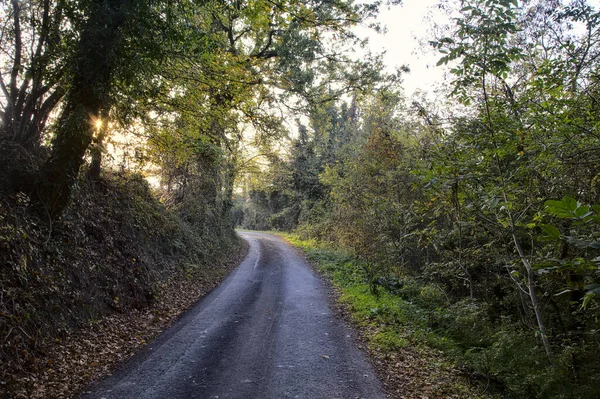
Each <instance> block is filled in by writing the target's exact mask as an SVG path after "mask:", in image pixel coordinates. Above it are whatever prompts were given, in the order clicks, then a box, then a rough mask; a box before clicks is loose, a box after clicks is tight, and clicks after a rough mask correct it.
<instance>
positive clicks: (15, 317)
mask: <svg viewBox="0 0 600 399" xmlns="http://www.w3.org/2000/svg"><path fill="white" fill-rule="evenodd" d="M29 202H30V201H29V198H28V197H27V196H26V195H24V194H19V195H17V196H16V197H8V196H2V195H0V336H1V338H2V339H1V340H0V398H19V397H23V398H35V397H40V398H41V397H56V398H59V397H71V396H72V395H74V394H76V393H77V392H78V390H80V389H81V388H82V387H84V386H85V384H86V383H87V382H89V381H90V380H92V379H94V378H97V377H98V376H99V375H102V374H105V373H107V372H109V371H110V370H111V369H112V368H113V367H114V366H115V364H117V363H118V362H120V361H122V360H123V359H126V358H127V357H129V356H130V354H131V353H132V352H133V351H135V350H136V349H138V348H140V347H141V346H143V345H144V344H145V343H146V342H147V341H149V340H151V339H152V338H153V337H154V336H156V334H158V333H159V332H160V331H162V330H163V329H164V328H165V327H166V326H167V325H168V324H169V323H170V322H172V320H173V319H174V318H176V317H177V316H178V315H179V314H181V313H182V312H183V311H184V310H185V309H186V308H187V307H189V306H190V305H191V304H192V303H193V302H194V301H195V300H197V299H198V298H199V297H201V296H202V295H204V294H205V293H206V292H208V291H209V290H210V289H211V288H212V287H214V286H215V285H216V284H218V282H219V281H220V280H221V279H222V278H223V277H224V276H226V275H227V274H228V272H229V271H230V270H231V268H232V267H233V266H234V265H235V264H236V261H237V259H236V257H237V256H239V254H240V252H243V244H242V243H241V242H240V240H239V238H238V237H237V236H236V235H235V233H234V231H233V229H232V228H231V227H230V226H229V225H228V224H227V223H226V222H225V221H224V220H222V219H219V218H218V217H217V216H218V215H217V213H216V212H214V211H213V212H211V210H203V209H195V210H184V211H183V212H188V214H186V215H182V210H179V211H174V210H168V209H166V208H165V207H164V206H163V205H162V204H161V203H160V202H159V201H158V200H157V199H156V198H155V197H154V195H153V194H152V193H151V190H150V189H149V187H148V185H147V184H146V182H145V181H144V180H143V179H142V178H141V177H139V176H132V175H119V174H115V175H111V176H107V177H105V178H103V179H102V180H101V181H99V182H95V183H91V182H82V183H81V186H80V189H79V192H78V193H77V194H76V196H75V198H74V201H73V204H72V206H71V207H70V208H69V210H68V211H67V213H66V214H65V216H64V217H63V218H62V219H61V220H60V221H59V222H55V223H53V224H51V223H49V222H48V221H47V220H44V218H43V217H40V216H38V214H39V212H34V211H33V210H32V209H31V206H30V203H29ZM192 212H194V213H193V216H194V217H190V216H191V214H192ZM201 213H202V214H201Z"/></svg>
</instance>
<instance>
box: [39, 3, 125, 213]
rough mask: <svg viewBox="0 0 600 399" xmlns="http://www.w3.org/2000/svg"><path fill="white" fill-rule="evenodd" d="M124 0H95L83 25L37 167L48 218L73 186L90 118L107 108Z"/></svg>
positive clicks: (91, 128)
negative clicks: (47, 150)
mask: <svg viewBox="0 0 600 399" xmlns="http://www.w3.org/2000/svg"><path fill="white" fill-rule="evenodd" d="M125 1H126V0H94V1H93V3H92V5H91V6H90V11H89V18H88V22H87V24H86V25H85V26H84V28H83V30H82V32H81V37H80V39H79V46H78V49H77V56H76V61H75V68H74V73H73V84H72V86H71V88H70V90H69V92H68V93H67V95H66V100H65V107H64V109H63V111H62V114H61V115H60V118H59V121H58V128H57V131H56V135H55V137H54V139H53V140H52V152H51V155H50V157H49V159H48V160H47V161H46V163H45V165H44V166H43V169H42V170H41V172H40V180H39V181H38V184H37V194H38V198H37V199H38V200H39V202H40V205H41V206H42V207H43V208H44V209H45V210H46V211H47V212H48V213H49V214H50V215H51V217H53V218H57V217H60V215H61V214H62V212H63V210H64V209H65V207H66V206H67V205H68V203H69V199H70V196H71V191H72V188H73V185H74V183H75V181H76V179H77V176H78V174H79V169H80V167H81V165H82V163H83V157H84V155H85V152H86V150H87V149H88V147H89V146H90V144H91V142H92V139H93V135H94V131H95V129H96V127H95V124H94V119H95V118H98V117H99V116H100V113H101V111H102V110H103V109H107V108H108V107H109V95H110V87H111V80H112V75H113V70H114V68H115V66H116V65H117V64H118V62H119V58H118V51H117V50H118V47H119V42H120V40H119V39H120V33H119V27H120V26H121V25H122V24H123V22H124V13H123V10H122V5H123V4H124V2H125Z"/></svg>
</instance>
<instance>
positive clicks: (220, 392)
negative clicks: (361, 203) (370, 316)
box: [83, 232, 385, 399]
mask: <svg viewBox="0 0 600 399" xmlns="http://www.w3.org/2000/svg"><path fill="white" fill-rule="evenodd" d="M241 235H242V236H243V237H244V238H245V239H246V240H247V241H248V242H249V244H250V250H249V253H248V256H247V257H246V259H245V260H244V261H243V262H242V263H241V265H240V266H239V267H238V268H237V269H235V271H234V272H233V273H232V274H231V275H230V276H229V277H227V278H226V279H225V281H224V282H223V283H222V284H221V285H220V286H219V287H217V288H216V289H215V290H213V291H212V292H211V293H210V294H209V295H207V296H206V297H205V298H204V299H203V300H201V301H200V302H198V303H197V304H196V305H195V306H194V307H192V309H190V310H189V311H188V312H187V313H186V314H185V315H184V316H183V317H182V318H181V319H179V321H177V322H176V323H175V324H174V325H173V326H172V327H171V328H169V329H168V330H167V331H165V332H164V333H163V334H162V335H161V336H160V337H159V338H158V339H157V340H156V341H155V342H153V343H152V344H150V345H149V346H148V347H147V348H146V349H144V350H142V351H141V352H140V353H138V354H137V355H135V356H134V357H133V358H132V359H131V360H130V361H128V362H127V363H126V364H125V365H124V366H123V367H122V368H121V369H120V370H118V371H117V372H115V373H114V374H113V375H112V376H110V377H108V378H106V379H105V380H103V381H102V382H100V383H99V384H97V385H96V386H95V387H92V388H91V390H90V391H89V392H87V393H86V394H84V396H83V398H86V399H100V398H105V399H109V398H115V399H116V398H119V399H125V398H148V399H149V398H157V399H158V398H160V399H177V398H186V399H194V398H197V399H209V398H215V399H216V398H219V399H224V398H232V399H282V398H307V399H319V398H327V399H335V398H339V399H357V398H365V399H380V398H381V399H383V398H385V395H384V394H383V392H382V390H381V384H380V383H379V381H378V380H377V378H376V376H375V374H374V372H373V369H372V367H371V365H370V364H369V362H368V361H367V359H366V358H365V355H364V354H363V353H362V352H360V351H359V350H358V349H357V347H356V344H355V342H354V339H353V338H352V333H351V332H350V331H349V330H348V328H347V327H346V326H345V325H344V324H343V323H342V322H341V321H340V320H338V319H337V318H336V317H335V314H334V312H333V311H332V310H331V309H330V307H329V304H328V293H327V287H326V285H325V284H324V283H323V281H322V280H321V279H320V278H319V277H318V276H317V275H316V274H315V273H314V272H313V271H312V269H311V268H310V267H309V265H308V264H307V262H306V261H305V260H304V258H303V257H302V256H300V255H299V254H298V252H297V251H296V250H295V249H293V248H292V247H290V246H289V245H288V244H287V243H285V241H283V240H282V239H280V238H277V237H275V236H271V235H267V234H261V233H247V232H244V233H241Z"/></svg>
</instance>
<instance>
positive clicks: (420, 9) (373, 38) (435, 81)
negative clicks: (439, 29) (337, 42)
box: [355, 0, 600, 99]
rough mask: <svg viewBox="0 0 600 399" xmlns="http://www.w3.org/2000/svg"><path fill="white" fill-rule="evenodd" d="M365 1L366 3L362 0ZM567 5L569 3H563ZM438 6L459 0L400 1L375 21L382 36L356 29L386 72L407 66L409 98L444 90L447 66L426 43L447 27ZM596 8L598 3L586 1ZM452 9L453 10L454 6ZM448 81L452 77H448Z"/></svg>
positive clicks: (383, 10)
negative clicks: (381, 28) (383, 53)
mask: <svg viewBox="0 0 600 399" xmlns="http://www.w3.org/2000/svg"><path fill="white" fill-rule="evenodd" d="M365 1H368V0H365ZM563 2H564V3H568V2H569V0H563ZM440 3H443V4H445V6H446V7H447V6H449V5H452V4H457V3H458V0H403V2H402V4H401V5H398V6H393V7H391V8H389V9H386V8H384V9H382V11H381V13H380V15H379V17H378V21H379V22H381V23H382V24H383V25H385V26H386V27H387V33H386V34H385V35H380V34H376V33H374V32H373V31H371V30H368V29H366V28H356V29H355V32H356V33H357V34H358V35H359V36H361V37H368V38H369V41H370V43H371V44H370V46H369V47H370V48H371V49H372V50H373V51H374V52H381V51H382V50H385V51H386V56H385V62H386V65H387V66H388V68H389V72H393V71H394V70H395V68H396V67H398V66H400V65H403V64H405V65H408V67H409V68H410V70H411V72H410V73H409V74H406V75H405V76H404V82H403V88H404V92H405V95H406V96H407V97H408V98H410V97H411V96H412V95H413V94H414V93H415V91H417V90H418V89H420V90H421V91H423V92H425V93H427V94H428V95H427V96H426V97H428V98H430V99H434V98H435V97H436V95H435V93H434V90H435V89H438V88H440V89H441V91H442V92H443V91H444V90H443V89H444V86H445V85H444V81H445V80H444V72H445V71H446V70H448V69H449V68H447V67H444V66H442V67H436V65H435V64H436V63H437V61H438V59H439V58H440V57H441V55H439V54H436V53H434V51H433V50H432V49H431V47H430V46H429V44H428V41H429V40H433V39H434V35H433V25H434V22H435V24H438V25H447V24H448V23H450V22H451V21H450V17H449V16H448V15H447V14H446V13H445V12H443V11H441V10H440V8H439V7H438V5H439V4H440ZM587 3H588V4H590V5H591V6H593V7H594V8H596V9H598V8H599V7H600V0H587ZM453 8H455V7H453ZM450 79H451V78H450Z"/></svg>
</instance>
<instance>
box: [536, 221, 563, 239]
mask: <svg viewBox="0 0 600 399" xmlns="http://www.w3.org/2000/svg"><path fill="white" fill-rule="evenodd" d="M540 228H541V229H542V231H543V232H544V233H546V234H547V235H548V236H549V237H552V238H560V230H559V229H558V228H556V227H555V226H552V225H551V224H540Z"/></svg>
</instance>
